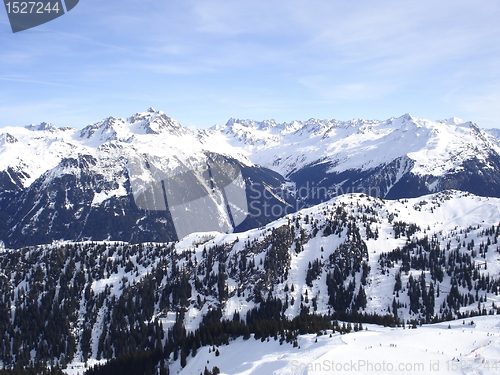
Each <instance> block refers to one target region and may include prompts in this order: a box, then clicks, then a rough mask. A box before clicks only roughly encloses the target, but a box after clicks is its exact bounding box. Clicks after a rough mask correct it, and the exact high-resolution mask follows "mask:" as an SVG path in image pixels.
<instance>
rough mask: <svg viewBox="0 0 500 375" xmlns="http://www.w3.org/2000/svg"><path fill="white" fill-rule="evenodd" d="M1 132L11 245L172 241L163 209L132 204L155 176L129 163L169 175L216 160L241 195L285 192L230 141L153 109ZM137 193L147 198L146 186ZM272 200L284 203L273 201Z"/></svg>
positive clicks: (6, 237) (218, 208)
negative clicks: (230, 172)
mask: <svg viewBox="0 0 500 375" xmlns="http://www.w3.org/2000/svg"><path fill="white" fill-rule="evenodd" d="M1 130H2V134H1V135H0V188H2V189H1V191H0V208H1V210H0V211H1V214H0V219H2V220H1V223H0V238H1V239H2V240H3V241H4V242H6V243H7V244H8V245H10V246H12V247H19V246H22V245H27V244H28V245H29V244H38V243H50V242H52V241H53V240H60V239H66V240H85V239H94V240H103V239H110V240H123V241H169V240H171V239H174V238H176V231H175V228H174V223H173V222H172V218H171V217H170V216H169V212H165V207H163V208H162V209H158V210H146V209H144V207H142V206H140V205H139V204H138V203H137V200H136V199H137V194H139V193H140V191H139V193H138V192H137V191H134V189H135V190H141V187H140V186H138V184H140V183H142V184H150V183H153V182H151V181H149V182H148V179H147V177H148V176H149V177H150V178H152V177H151V173H149V172H148V173H149V175H148V174H147V173H146V174H145V171H144V170H143V169H140V168H139V169H140V171H139V172H140V173H139V172H137V168H135V169H136V171H135V172H134V173H135V175H131V174H133V173H132V172H131V168H130V166H131V161H135V166H137V165H139V166H140V165H143V166H146V165H147V168H146V167H144V168H146V169H148V170H153V169H154V170H155V171H160V172H161V174H162V176H163V177H164V178H166V177H175V176H177V175H178V174H179V173H182V172H184V171H196V170H197V169H200V166H206V163H207V159H210V160H219V162H218V163H219V164H221V165H222V164H227V165H234V166H235V168H237V169H238V171H241V174H242V178H243V179H244V180H245V181H246V182H247V183H246V186H247V190H249V189H250V188H252V189H253V190H256V191H259V194H261V195H262V193H263V191H264V190H267V191H269V194H271V195H276V194H278V195H282V194H280V191H281V186H282V184H283V182H284V181H283V178H282V177H281V176H280V175H278V174H277V173H275V172H273V171H271V170H268V169H266V168H261V167H260V166H257V165H255V164H253V163H252V162H251V161H250V160H248V159H247V158H246V157H245V156H243V155H242V154H241V152H240V151H239V150H238V149H236V148H234V147H232V146H230V145H229V144H227V143H220V142H218V140H217V139H216V138H207V137H203V136H202V133H201V132H197V131H192V130H189V129H187V128H185V127H183V126H181V125H180V124H179V123H178V122H177V121H175V120H173V119H172V118H170V117H168V116H167V115H165V114H164V113H163V112H161V111H155V110H154V109H152V108H151V109H150V110H148V111H147V112H143V113H138V114H135V115H133V116H132V117H130V118H127V119H115V118H112V117H110V118H107V119H105V120H103V121H101V122H98V123H96V124H92V125H89V126H87V127H85V128H84V129H83V130H77V129H75V128H56V127H54V126H53V125H50V124H46V123H43V124H41V125H39V126H33V125H32V126H27V127H26V128H12V127H11V128H9V127H6V128H3V129H1ZM146 172H147V171H146ZM191 177H192V178H194V180H191V182H193V181H199V184H200V186H201V185H202V184H203V183H204V179H203V176H202V175H201V172H200V173H198V174H197V175H196V176H195V175H193V176H191ZM251 182H254V184H253V185H252V183H251ZM155 183H160V184H161V181H155ZM148 186H149V185H148ZM159 186H160V189H161V185H159ZM193 186H194V185H193ZM193 186H191V188H193ZM186 190H187V191H188V190H190V188H189V187H186ZM141 191H143V193H142V194H143V195H144V194H146V193H147V191H148V190H147V186H146V187H143V188H142V190H141ZM144 191H146V193H144ZM212 191H213V194H210V195H208V197H207V200H208V201H210V202H212V203H211V204H212V205H213V206H214V207H215V208H214V212H215V214H214V215H215V216H214V220H215V221H219V222H220V225H221V226H222V227H226V228H230V227H231V226H234V225H231V224H232V222H231V223H230V218H229V217H228V215H227V213H226V214H225V212H226V210H225V209H224V201H223V200H221V199H220V192H219V194H217V193H218V189H217V187H214V188H213V189H212ZM135 193H137V194H135ZM160 193H161V190H160ZM166 193H167V195H168V189H167V191H166ZM134 194H135V195H134ZM269 194H268V195H269ZM161 195H162V197H161V198H163V193H161ZM248 195H250V192H249V193H248ZM278 195H276V196H278ZM208 201H207V202H205V203H206V204H209V203H210V202H208ZM250 203H251V202H250ZM262 203H264V202H263V201H260V200H259V201H257V200H256V201H255V202H254V204H253V205H252V206H251V207H252V208H253V209H259V207H260V204H262ZM268 203H271V204H273V205H278V206H284V205H287V204H288V203H287V202H286V200H283V199H278V200H277V199H275V198H270V199H268ZM146 208H148V207H146ZM197 214H198V213H197V212H193V215H197ZM276 217H277V216H276V215H269V216H268V217H265V216H261V217H257V215H252V216H251V217H249V218H248V220H246V221H244V222H243V223H241V224H240V225H239V227H241V228H243V229H244V228H249V227H255V226H259V225H262V224H265V223H267V222H269V221H271V220H273V219H274V218H276ZM233 224H234V223H233Z"/></svg>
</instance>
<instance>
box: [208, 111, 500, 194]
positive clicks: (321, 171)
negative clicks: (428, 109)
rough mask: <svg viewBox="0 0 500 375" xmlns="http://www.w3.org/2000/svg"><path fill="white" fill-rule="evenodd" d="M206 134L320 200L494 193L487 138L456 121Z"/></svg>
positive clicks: (497, 179) (495, 176) (495, 177)
mask: <svg viewBox="0 0 500 375" xmlns="http://www.w3.org/2000/svg"><path fill="white" fill-rule="evenodd" d="M213 131H214V132H216V133H219V132H220V133H221V134H223V135H224V136H225V138H226V139H227V141H228V142H229V143H230V144H231V145H233V146H235V147H238V148H241V149H243V150H244V151H245V155H246V156H247V157H248V158H249V159H250V160H252V161H253V162H254V163H256V164H259V165H262V166H266V167H268V168H271V169H273V170H275V171H277V172H279V173H281V174H282V175H283V176H285V177H287V178H289V179H290V180H291V181H293V182H295V183H296V184H297V189H300V187H304V188H305V189H307V190H309V191H310V190H311V188H312V186H315V187H316V188H317V189H320V190H321V191H322V196H325V195H326V197H327V198H328V197H332V196H336V195H339V194H343V193H346V192H363V193H367V194H370V195H378V196H381V197H387V198H403V197H416V196H420V195H423V194H428V193H432V192H437V191H441V190H444V189H459V190H465V191H470V192H473V193H475V194H479V195H484V196H500V157H499V152H500V143H499V141H498V139H497V138H495V137H493V136H492V134H495V133H494V132H492V131H484V130H480V129H479V128H478V127H477V125H475V124H474V123H472V122H465V121H463V120H460V119H458V118H450V119H448V120H441V121H430V120H426V119H424V118H415V117H413V116H411V115H409V114H406V115H404V116H401V117H399V118H391V119H388V120H386V121H378V120H360V119H354V120H350V121H346V122H344V121H337V120H321V121H320V120H316V119H310V120H308V121H305V122H300V121H294V122H291V123H283V124H276V123H275V122H274V121H273V120H270V121H263V122H255V121H252V120H236V119H231V120H229V122H228V123H227V124H226V125H225V126H222V127H221V126H216V127H214V128H213ZM478 170H480V171H481V172H480V173H478ZM323 192H326V193H323ZM310 201H311V202H313V203H318V201H319V199H314V197H313V198H312V199H310Z"/></svg>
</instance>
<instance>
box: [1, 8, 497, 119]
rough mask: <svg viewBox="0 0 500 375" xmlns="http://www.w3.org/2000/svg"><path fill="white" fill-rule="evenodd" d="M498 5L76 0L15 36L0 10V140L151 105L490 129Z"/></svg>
mask: <svg viewBox="0 0 500 375" xmlns="http://www.w3.org/2000/svg"><path fill="white" fill-rule="evenodd" d="M499 19H500V2H499V1H497V0H495V1H491V0H483V1H480V2H474V1H470V0H467V1H462V0H453V1H450V0H447V1H444V0H441V1H435V0H433V1H427V0H419V1H413V0H409V1H408V0H405V1H401V0H398V1H386V0H382V1H350V2H347V1H334V0H308V1H304V0H284V1H282V0H266V1H261V0H250V1H247V0H231V1H228V0H199V1H198V0H170V1H169V0H162V1H160V0H158V1H151V0H120V1H115V0H109V1H103V0H80V3H79V4H78V5H77V6H76V7H75V8H74V9H73V10H72V11H71V12H69V13H68V14H66V15H64V16H63V17H60V18H58V19H56V20H54V21H52V22H49V23H47V24H45V25H42V26H39V27H37V28H34V29H31V30H27V31H23V32H19V33H16V34H13V33H12V32H11V29H10V26H9V24H8V19H7V13H6V12H5V11H4V10H3V9H0V127H2V126H11V125H15V126H22V125H27V124H30V123H40V122H42V121H47V122H52V123H53V124H54V125H56V126H75V127H77V128H82V127H83V126H85V125H87V124H89V123H93V122H97V121H99V120H101V119H103V118H105V117H108V116H114V117H128V116H130V115H132V114H133V113H136V112H140V111H145V110H146V109H147V108H149V107H151V106H153V107H155V108H156V109H161V110H163V111H164V112H166V113H167V114H168V115H169V116H171V117H173V118H175V119H177V120H179V121H180V122H181V124H183V125H185V126H190V127H198V128H203V127H209V126H212V125H214V124H224V123H226V121H227V120H228V119H229V118H231V117H236V118H251V119H255V120H264V119H271V118H272V119H275V120H276V121H278V122H283V121H291V120H294V119H297V120H307V119H309V118H311V117H314V118H320V119H325V118H328V119H339V120H348V119H351V118H367V119H380V120H384V119H387V118H389V117H392V116H395V117H397V116H400V115H402V114H404V113H411V114H412V115H414V116H422V117H425V118H429V119H433V120H437V119H442V118H449V117H452V116H456V117H460V118H463V119H465V120H471V121H474V122H476V123H477V124H478V125H479V126H481V127H500V22H498V20H499Z"/></svg>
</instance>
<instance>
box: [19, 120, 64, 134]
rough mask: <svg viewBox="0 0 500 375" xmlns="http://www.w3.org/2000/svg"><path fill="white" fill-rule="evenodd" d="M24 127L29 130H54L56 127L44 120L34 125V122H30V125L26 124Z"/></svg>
mask: <svg viewBox="0 0 500 375" xmlns="http://www.w3.org/2000/svg"><path fill="white" fill-rule="evenodd" d="M25 128H26V129H28V130H30V131H50V132H55V131H56V130H57V128H56V127H55V126H54V125H52V124H50V123H46V122H42V123H41V124H40V125H34V124H31V125H26V126H25Z"/></svg>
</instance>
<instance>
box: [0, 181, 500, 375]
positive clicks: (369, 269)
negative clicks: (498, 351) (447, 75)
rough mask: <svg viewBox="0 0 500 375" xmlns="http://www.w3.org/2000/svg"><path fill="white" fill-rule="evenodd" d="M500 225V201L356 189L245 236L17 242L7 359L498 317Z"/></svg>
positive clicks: (0, 323)
mask: <svg viewBox="0 0 500 375" xmlns="http://www.w3.org/2000/svg"><path fill="white" fill-rule="evenodd" d="M499 222H500V199H498V198H484V197H478V196H474V195H472V194H469V193H464V192H458V191H445V192H441V193H437V194H434V195H429V196H424V197H420V198H414V199H404V200H399V201H385V200H382V199H377V198H373V197H369V196H366V195H360V194H348V195H344V196H341V197H337V198H334V199H333V200H331V201H328V202H326V203H323V204H320V205H317V206H315V207H312V208H309V209H304V210H301V211H300V212H297V213H294V214H290V215H288V216H285V217H283V218H281V219H279V220H277V221H274V222H272V223H270V224H268V225H266V226H265V227H262V228H257V229H252V230H249V231H246V232H242V233H232V234H223V233H216V232H213V233H198V234H192V235H190V236H188V237H186V238H184V239H183V240H182V241H180V242H173V243H168V244H159V243H145V244H137V245H132V244H127V243H109V242H108V243H102V242H101V243H96V242H86V243H71V242H66V243H55V244H52V245H45V246H39V247H30V248H25V249H22V250H17V251H4V252H2V253H0V266H1V269H2V273H1V277H0V290H2V293H3V295H4V298H3V299H1V300H0V307H1V309H0V311H2V313H0V327H1V328H2V329H3V332H4V340H3V341H2V342H3V346H0V360H1V361H3V363H7V364H9V363H12V362H13V361H14V362H15V363H20V364H24V363H28V362H29V361H30V360H33V361H36V355H37V353H47V354H46V355H45V354H44V358H45V359H46V360H50V359H52V361H53V362H54V363H55V364H60V365H63V366H66V365H68V364H69V368H70V369H71V367H72V366H76V367H77V368H78V371H81V370H82V367H83V366H84V363H87V365H89V364H90V365H93V364H96V363H98V362H99V361H105V360H106V359H110V358H114V357H120V358H125V357H126V356H127V355H129V354H131V353H134V352H138V351H147V353H150V354H149V355H154V356H155V357H148V358H150V362H151V361H153V362H154V361H156V362H154V363H158V364H160V362H161V359H163V362H161V363H163V365H162V366H165V365H168V364H169V363H171V364H172V369H174V368H176V366H179V364H181V366H182V367H184V366H185V365H186V361H187V364H188V365H189V363H190V361H193V365H192V366H199V365H200V363H201V362H199V360H198V359H197V358H196V357H195V359H192V357H194V356H195V355H196V352H197V351H198V350H199V351H200V352H201V351H202V353H204V354H202V358H204V357H205V356H206V354H207V353H206V352H207V351H208V349H207V347H208V346H209V345H210V346H211V347H212V346H214V345H218V346H220V345H224V344H225V343H229V345H230V346H231V345H232V343H231V342H230V339H231V337H238V336H243V338H245V337H246V338H248V337H250V333H253V334H254V335H255V337H256V338H260V339H262V341H265V339H266V337H269V338H270V339H271V340H273V337H276V340H278V339H279V340H280V341H281V342H284V341H286V342H287V343H290V344H291V343H294V342H298V340H299V341H300V342H301V345H305V344H302V343H303V341H301V340H303V339H299V338H298V335H299V334H304V333H307V332H318V331H323V330H325V329H328V330H332V329H333V330H334V331H335V332H337V333H338V332H346V331H348V330H349V329H351V330H352V329H353V327H352V325H349V327H350V328H349V327H347V326H346V325H344V326H343V325H342V322H340V323H339V324H337V323H335V321H334V320H339V321H343V320H344V321H345V320H348V321H351V323H352V324H355V323H356V324H358V323H360V322H362V323H363V325H366V324H367V323H377V324H382V325H391V326H401V325H402V324H404V325H405V326H406V327H407V328H409V327H411V326H418V325H420V323H423V322H427V323H430V322H436V321H442V320H450V319H453V318H460V319H464V318H467V321H469V320H471V319H474V320H475V317H476V316H477V315H487V314H497V313H498V312H499V311H498V306H499V302H500V297H499V296H498V292H499V287H500V277H499V276H498V275H499V272H500V262H499V260H498V252H499V250H498V237H499V236H500V225H499V224H498V223H499ZM40 312H43V313H41V314H40ZM53 327H60V328H59V329H57V330H53ZM245 327H246V328H245ZM457 329H458V328H457ZM459 331H460V332H461V330H458V331H457V334H458V332H459ZM400 332H402V330H401V331H400ZM417 332H418V329H417ZM335 337H336V338H332V339H333V341H335V340H336V339H338V337H339V336H338V335H336V336H335ZM471 337H472V336H471ZM44 338H45V339H44ZM391 340H392V339H391ZM306 341H307V339H306ZM384 342H385V341H384ZM240 344H241V343H240ZM240 344H238V345H240ZM322 345H328V343H326V342H325V343H323V344H322ZM203 346H206V347H205V348H202V347H203ZM367 346H368V345H367ZM237 347H241V348H245V346H237ZM159 348H161V352H158V351H157V350H158V349H159ZM461 348H462V347H461ZM472 349H473V348H472ZM472 349H471V350H472ZM155 350H156V351H155ZM214 350H215V349H214ZM219 350H220V351H222V352H224V351H226V349H224V347H223V348H221V349H219ZM231 350H233V349H227V351H228V353H229V352H231ZM443 350H445V349H443ZM445 351H446V353H447V356H448V357H449V358H448V357H446V358H445V359H448V360H450V361H451V360H452V359H453V357H458V356H461V357H462V358H463V359H464V358H468V357H466V353H462V355H460V353H459V352H457V353H455V352H454V351H453V350H451V349H450V348H446V350H445ZM48 353H52V354H51V356H49V354H48ZM176 353H177V354H176ZM316 354H317V353H316ZM316 354H315V355H316ZM483 354H485V353H483ZM136 358H137V361H140V358H141V357H140V356H138V357H136ZM153 358H154V360H153ZM179 358H180V359H179ZM224 358H226V357H224ZM433 358H434V357H433ZM443 358H444V357H443ZM179 361H180V362H179ZM141 363H142V362H141ZM217 363H218V362H217ZM220 363H221V365H222V363H224V361H222V362H220ZM226 364H227V362H226ZM190 366H191V365H190ZM177 368H178V367H177ZM187 368H188V367H186V369H187ZM189 368H191V369H192V368H193V367H189ZM194 368H196V367H194ZM280 368H281V367H280ZM222 370H223V371H224V370H225V371H226V372H225V373H229V372H231V371H232V370H231V369H228V368H226V369H222ZM186 371H187V370H186Z"/></svg>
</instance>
